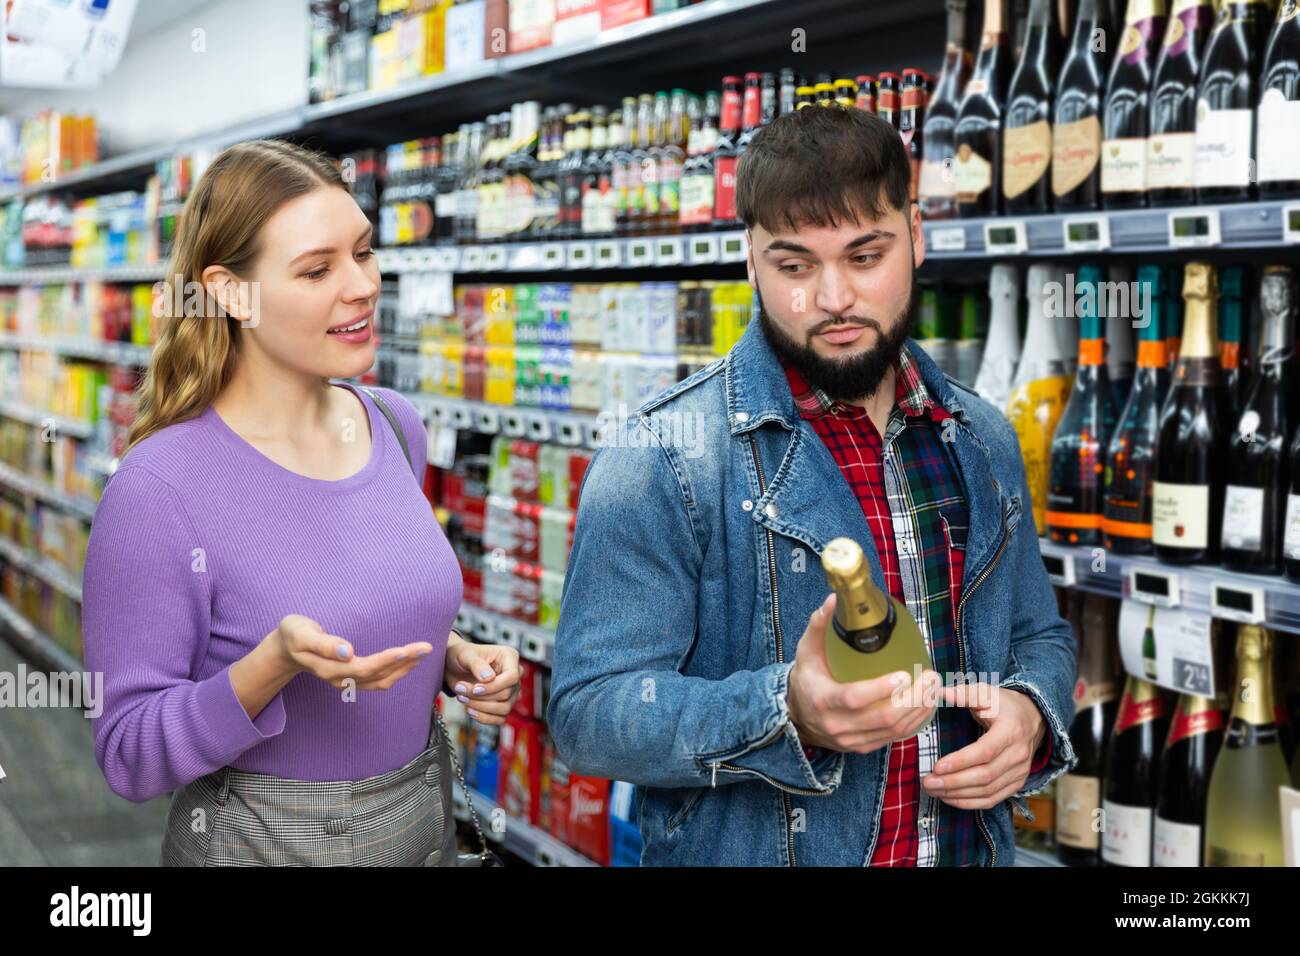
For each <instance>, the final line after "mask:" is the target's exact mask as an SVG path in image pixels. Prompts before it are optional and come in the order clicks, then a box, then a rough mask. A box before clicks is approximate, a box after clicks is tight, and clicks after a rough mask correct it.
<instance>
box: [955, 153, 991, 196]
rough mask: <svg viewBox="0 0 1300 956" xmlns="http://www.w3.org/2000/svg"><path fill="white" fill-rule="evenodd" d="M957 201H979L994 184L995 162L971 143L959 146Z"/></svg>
mask: <svg viewBox="0 0 1300 956" xmlns="http://www.w3.org/2000/svg"><path fill="white" fill-rule="evenodd" d="M956 174H957V201H958V202H978V201H979V198H980V196H981V195H982V194H983V192H984V191H985V190H986V189H988V188H989V187H990V186H992V185H993V164H992V163H990V162H989V161H988V160H987V159H985V158H984V157H983V156H981V155H980V154H979V153H977V152H975V150H973V149H971V146H970V144H969V143H962V144H961V145H960V146H958V147H957V169H956Z"/></svg>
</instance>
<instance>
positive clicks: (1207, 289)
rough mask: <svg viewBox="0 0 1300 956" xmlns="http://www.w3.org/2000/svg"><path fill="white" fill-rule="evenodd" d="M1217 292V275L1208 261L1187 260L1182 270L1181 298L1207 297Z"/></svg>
mask: <svg viewBox="0 0 1300 956" xmlns="http://www.w3.org/2000/svg"><path fill="white" fill-rule="evenodd" d="M1218 293H1219V277H1218V274H1217V273H1216V272H1215V271H1214V266H1212V265H1210V264H1209V263H1208V262H1189V263H1187V267H1186V269H1184V271H1183V298H1185V299H1208V298H1211V297H1213V296H1216V295H1218Z"/></svg>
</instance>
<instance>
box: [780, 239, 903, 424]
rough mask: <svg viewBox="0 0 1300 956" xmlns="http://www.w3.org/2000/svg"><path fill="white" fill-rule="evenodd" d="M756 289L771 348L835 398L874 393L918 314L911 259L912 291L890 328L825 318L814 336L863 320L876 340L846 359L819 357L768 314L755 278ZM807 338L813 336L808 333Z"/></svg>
mask: <svg viewBox="0 0 1300 956" xmlns="http://www.w3.org/2000/svg"><path fill="white" fill-rule="evenodd" d="M755 290H756V291H757V292H758V321H759V325H760V327H761V328H762V330H763V334H764V336H766V337H767V341H768V344H769V345H770V346H771V347H772V351H774V352H775V353H776V354H777V355H778V356H780V357H781V358H783V359H785V360H786V362H788V363H789V364H790V365H793V366H794V367H795V369H796V370H797V371H798V372H799V374H800V375H802V376H803V377H804V381H806V382H808V384H810V385H816V386H817V387H818V388H820V389H821V390H822V391H823V392H825V393H826V394H827V395H828V396H830V398H831V399H832V400H833V401H838V402H846V403H853V402H858V401H861V400H862V399H864V398H866V397H868V396H869V395H873V394H875V391H876V389H877V388H879V387H880V383H881V381H882V380H883V379H884V377H885V373H886V372H887V371H889V369H890V368H891V367H892V366H893V365H894V363H895V362H897V361H898V356H899V354H900V353H901V352H902V351H903V344H904V343H905V342H906V341H907V339H908V338H909V337H910V336H911V334H912V332H913V331H914V330H915V329H916V323H917V317H918V313H917V308H916V303H917V286H916V262H915V260H913V263H912V282H911V292H910V293H909V294H908V297H907V299H908V301H907V306H906V307H905V308H904V310H903V312H902V313H901V314H900V315H898V316H897V317H896V318H895V319H894V322H893V323H892V325H891V326H890V330H889V332H888V333H886V332H885V331H884V329H882V328H881V327H880V323H879V322H877V321H876V320H875V319H872V318H866V317H863V316H854V315H846V316H839V317H835V318H829V319H827V320H826V321H824V322H819V323H818V324H817V325H815V326H813V327H812V329H810V330H809V332H810V333H811V334H813V335H815V334H817V333H819V332H821V331H823V330H824V329H828V328H831V327H832V326H836V325H861V326H865V327H867V328H870V329H875V330H876V335H877V341H876V344H875V345H873V346H872V347H871V348H869V349H867V350H866V351H864V352H857V353H854V354H853V355H850V356H849V357H847V358H823V357H822V356H821V355H819V354H817V352H815V351H814V350H813V347H812V346H811V345H808V344H806V343H805V342H796V341H795V340H794V339H792V338H790V336H788V335H787V334H786V333H785V332H783V331H782V330H781V329H780V328H779V327H778V326H777V325H776V323H774V322H773V321H772V319H771V317H770V316H769V315H768V314H767V308H766V307H765V306H764V304H763V292H762V290H761V289H758V283H757V281H755ZM806 334H807V333H806ZM808 337H809V338H811V335H809V336H808Z"/></svg>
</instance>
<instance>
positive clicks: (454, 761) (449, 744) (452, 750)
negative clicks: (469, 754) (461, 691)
mask: <svg viewBox="0 0 1300 956" xmlns="http://www.w3.org/2000/svg"><path fill="white" fill-rule="evenodd" d="M433 719H434V720H436V721H437V722H438V731H439V732H440V733H441V734H442V742H443V745H444V746H445V747H446V748H447V755H448V756H449V757H450V758H451V766H452V769H453V770H455V771H456V779H457V780H459V781H460V788H461V790H463V791H464V792H465V803H466V804H468V805H469V819H470V822H471V823H472V824H474V833H475V835H477V836H478V845H479V846H480V847H481V852H480V856H481V857H482V860H483V862H484V863H486V862H487V861H488V858H489V854H490V852H491V851H490V850H489V849H488V845H487V838H486V837H484V836H483V827H482V826H481V825H480V824H479V819H478V811H477V810H475V809H474V798H473V797H472V796H471V795H470V792H469V784H467V783H466V782H465V774H464V773H463V772H462V771H461V769H460V759H459V758H458V757H457V756H456V744H455V742H454V741H453V740H452V739H451V734H450V733H449V732H448V731H447V725H446V724H445V723H443V721H442V714H441V713H439V712H438V708H436V707H435V708H434V709H433Z"/></svg>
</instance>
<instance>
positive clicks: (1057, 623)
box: [547, 107, 1076, 866]
mask: <svg viewBox="0 0 1300 956" xmlns="http://www.w3.org/2000/svg"><path fill="white" fill-rule="evenodd" d="M908 177H909V170H908V160H907V155H906V152H905V151H904V149H903V147H902V144H901V142H900V141H899V138H898V133H897V132H896V131H895V130H894V129H892V128H891V127H890V126H889V125H888V124H887V123H885V122H883V121H882V120H880V119H878V118H877V117H875V116H874V115H871V114H867V113H864V112H861V111H858V110H852V109H844V108H841V107H818V108H809V109H803V110H798V111H796V112H794V113H790V114H787V115H785V116H782V117H780V118H778V119H776V120H775V121H773V122H772V123H771V124H770V125H769V126H768V127H767V128H765V129H764V130H763V131H762V132H761V133H760V134H759V135H758V136H757V137H755V139H754V140H753V142H752V143H751V145H750V147H749V149H748V150H747V151H746V153H745V154H744V156H743V158H742V159H741V162H740V165H739V168H738V172H737V187H736V203H737V209H738V212H739V215H740V218H741V219H742V221H743V222H744V223H745V226H746V229H747V232H748V237H749V260H748V267H749V280H750V283H751V284H752V285H753V286H754V288H755V290H756V291H757V292H758V294H759V302H760V305H761V311H760V313H759V316H758V319H757V320H756V321H754V322H752V323H751V324H750V326H749V327H748V328H747V329H746V331H745V333H744V335H743V336H742V338H741V340H740V341H739V342H738V343H737V344H736V345H735V347H734V348H732V349H731V351H730V352H729V353H728V354H727V355H726V356H725V357H723V358H721V359H719V360H718V361H716V362H714V363H713V364H711V365H710V366H708V367H707V368H704V369H702V370H700V371H699V372H697V373H695V374H694V375H692V376H690V377H689V378H687V379H686V380H685V381H682V382H679V383H678V384H677V385H675V386H673V387H672V388H670V389H668V390H667V391H665V392H663V393H661V394H660V395H658V396H656V397H655V398H653V399H651V400H649V401H648V402H646V403H645V404H644V405H642V406H641V408H640V409H638V411H637V413H636V414H635V415H634V416H633V417H632V418H631V419H629V420H628V421H627V422H625V423H623V425H622V426H621V428H620V430H619V431H618V433H617V434H616V435H614V436H612V437H611V438H610V440H609V441H608V442H607V443H606V447H602V448H601V449H600V450H599V451H598V452H597V454H596V456H595V458H594V459H593V461H592V463H591V465H590V467H589V468H588V471H587V474H586V477H585V479H584V483H583V487H582V489H581V495H580V498H579V504H578V518H577V530H576V533H575V536H574V543H573V552H572V555H571V557H570V559H569V567H568V572H567V575H566V577H565V581H564V590H563V594H562V599H561V609H560V622H559V630H558V633H557V635H556V644H555V661H554V667H553V670H552V675H553V679H552V685H551V694H552V696H551V702H550V705H549V707H548V712H547V721H548V723H549V724H550V728H551V733H552V735H553V737H554V740H555V743H556V746H557V748H558V750H559V752H560V754H561V755H562V756H563V758H564V759H565V760H566V762H567V763H568V764H569V766H570V768H571V769H572V770H573V771H574V772H576V773H582V774H591V775H595V776H601V777H611V778H616V779H620V780H627V781H631V782H632V783H634V784H637V785H638V807H637V809H638V824H639V826H640V828H641V833H642V835H643V836H644V838H645V851H644V854H643V856H642V863H643V864H646V865H652V864H662V865H731V864H736V865H794V864H803V865H845V866H860V865H918V866H928V865H954V866H970V865H986V866H987V865H1000V866H1009V865H1011V864H1012V863H1013V861H1014V856H1015V850H1014V845H1013V842H1012V829H1011V803H1010V802H1009V801H1014V802H1015V803H1016V805H1017V806H1019V807H1020V808H1021V809H1022V811H1023V812H1026V813H1027V810H1028V808H1027V806H1026V805H1025V804H1024V800H1023V796H1024V795H1025V794H1026V793H1030V792H1033V791H1035V790H1039V789H1041V788H1042V787H1044V786H1045V785H1046V784H1047V783H1048V782H1049V781H1050V780H1051V779H1053V778H1055V777H1056V776H1057V775H1059V774H1060V773H1062V772H1064V771H1065V770H1066V769H1068V768H1069V767H1071V766H1073V765H1074V763H1075V759H1076V758H1075V756H1074V751H1073V748H1072V747H1071V744H1070V740H1069V737H1068V735H1067V728H1068V725H1069V722H1070V720H1071V718H1072V716H1073V704H1072V697H1071V694H1072V690H1073V686H1074V676H1075V669H1074V665H1075V641H1074V638H1073V636H1072V634H1071V631H1070V628H1069V625H1068V624H1067V622H1066V621H1065V620H1063V619H1062V618H1061V616H1060V614H1059V612H1058V610H1057V605H1056V601H1055V599H1054V597H1053V594H1052V589H1051V586H1050V584H1049V582H1048V580H1047V575H1046V571H1045V570H1044V568H1043V563H1042V560H1041V559H1040V557H1039V550H1038V539H1037V536H1036V534H1035V530H1034V522H1033V519H1032V516H1031V512H1030V498H1029V490H1028V488H1027V486H1026V482H1025V471H1024V465H1023V462H1022V460H1021V456H1020V449H1019V445H1018V442H1017V440H1016V435H1015V432H1014V431H1013V430H1012V428H1011V426H1010V425H1009V424H1008V423H1007V421H1006V419H1005V418H1004V417H1003V416H1002V414H1001V413H1000V412H999V411H998V410H997V409H995V408H993V407H992V406H990V405H988V404H987V403H985V402H983V401H981V400H980V399H979V398H978V397H976V395H975V394H974V392H972V391H971V390H970V389H968V388H965V387H963V386H960V385H958V384H957V383H955V382H953V381H952V380H950V379H947V378H945V376H944V375H943V374H942V373H941V372H940V371H939V369H938V367H937V366H936V365H935V364H934V362H933V361H932V360H931V359H930V357H929V356H927V355H926V354H925V352H924V351H923V350H922V349H921V348H920V347H919V346H918V345H917V344H916V342H914V341H912V340H911V339H910V338H909V337H908V336H909V333H910V332H911V330H912V328H913V326H914V322H915V300H916V279H915V270H916V266H917V265H918V264H919V263H920V262H922V261H923V260H924V257H925V238H924V233H923V231H922V228H921V216H920V212H919V210H918V208H917V207H916V205H915V204H913V203H910V202H909V201H908ZM683 435H688V436H691V440H690V441H689V442H687V441H682V440H681V436H683ZM841 536H844V537H850V538H852V539H854V540H855V541H857V542H858V543H859V544H861V546H862V548H863V550H864V552H865V553H866V556H867V559H868V561H869V562H870V568H871V576H872V579H873V580H874V581H875V582H876V584H877V586H879V587H880V588H882V590H885V591H887V592H888V593H891V594H893V595H894V596H895V597H897V598H898V599H900V600H902V601H904V602H905V603H906V605H907V607H908V609H909V610H910V611H911V612H912V614H913V616H914V617H916V619H917V621H918V624H919V625H920V627H921V630H922V633H923V634H924V635H925V637H926V640H927V643H928V645H929V647H930V653H931V658H932V660H933V661H934V665H935V672H927V673H926V674H925V675H923V677H922V680H921V682H920V683H921V686H920V687H916V686H913V687H911V689H910V691H909V692H906V693H905V692H903V691H904V689H905V686H906V685H904V684H900V681H902V680H903V678H900V677H898V676H897V675H886V676H885V677H881V678H877V679H875V680H868V681H859V682H855V683H848V684H838V683H836V682H835V680H834V679H833V678H832V677H831V676H830V674H829V672H828V670H827V666H826V658H825V652H824V649H823V648H824V641H825V640H832V639H837V638H835V637H834V636H833V635H832V636H831V637H826V636H825V629H826V624H827V621H828V619H829V615H830V613H831V612H832V610H833V606H834V600H835V597H834V595H833V594H831V595H830V596H828V593H827V592H828V587H827V584H826V578H825V576H824V573H823V572H822V569H821V562H820V555H821V553H822V551H823V549H824V548H825V546H826V544H827V543H828V542H829V541H830V540H831V539H833V538H837V537H841ZM958 675H967V676H966V680H965V682H963V686H956V685H957V684H958V681H959V678H958ZM915 676H916V675H906V678H907V679H908V680H911V679H913V678H914V677H915ZM941 679H942V682H943V683H944V684H945V686H944V687H942V688H939V687H938V686H937V682H939V681H940V680H941ZM873 704H875V705H876V706H871V705H873ZM931 713H934V715H935V717H934V720H933V722H932V723H931V724H930V725H929V726H928V727H927V728H926V729H925V730H924V731H921V732H920V733H918V728H919V727H920V726H921V724H922V723H924V722H925V720H926V718H927V717H928V716H929V715H930V714H931Z"/></svg>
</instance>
